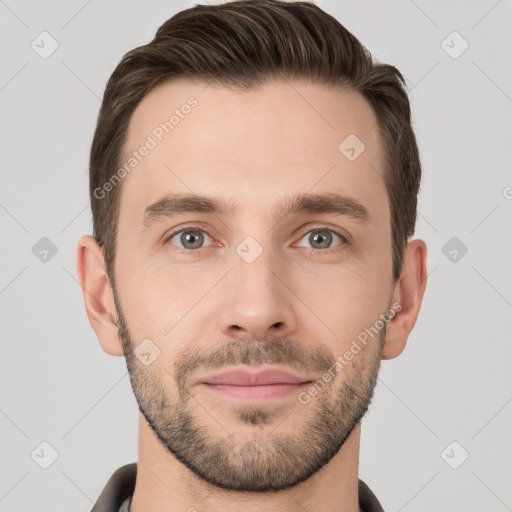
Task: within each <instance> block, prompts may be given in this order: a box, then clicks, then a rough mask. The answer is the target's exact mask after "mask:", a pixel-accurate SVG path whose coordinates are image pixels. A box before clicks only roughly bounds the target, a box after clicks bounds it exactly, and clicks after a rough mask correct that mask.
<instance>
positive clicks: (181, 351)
mask: <svg viewBox="0 0 512 512" xmlns="http://www.w3.org/2000/svg"><path fill="white" fill-rule="evenodd" d="M190 96H194V97H195V98H196V99H197V101H198V105H197V107H195V108H194V109H193V110H192V111H191V113H190V114H189V115H187V116H186V117H185V118H184V119H182V120H180V123H179V124H178V125H177V126H175V128H174V129H173V131H172V133H170V134H169V135H167V136H166V137H164V139H163V140H162V142H160V143H159V144H158V146H157V147H156V148H154V149H153V150H152V151H151V152H150V153H149V154H148V155H147V156H146V157H145V158H144V159H143V160H142V161H141V162H140V163H139V164H138V165H137V167H136V170H133V171H132V172H131V173H129V174H128V175H127V176H126V177H125V178H124V179H123V183H122V186H123V190H122V195H121V203H120V217H119V227H118V239H117V244H118V248H117V253H116V254H117V255H116V261H115V289H114V290H113V289H112V283H111V281H110V279H109V277H108V275H107V273H106V270H105V262H104V259H103V255H102V251H101V249H100V248H99V246H98V244H97V243H96V242H95V240H94V239H93V238H92V237H91V236H89V235H85V236H83V237H82V238H81V239H80V241H79V243H78V250H77V272H78V276H79V279H80V282H81V285H82V288H83V296H84V302H85V307H86V311H87V315H88V318H89V321H90V323H91V325H92V327H93V329H94V331H95V333H96V335H97V337H98V340H99V342H100V344H101V346H102V348H103V350H104V351H105V352H106V353H107V354H110V355H114V356H123V355H124V356H125V357H126V360H127V366H128V370H129V372H130V378H131V382H132V387H133V390H134V393H135V396H136V398H137V401H138V403H139V408H140V410H141V414H140V417H139V418H140V421H139V458H138V473H137V481H136V487H135V492H134V496H133V500H132V504H131V512H141V511H142V510H149V509H150V510H151V511H152V512H160V511H164V510H165V511H167V512H168V511H170V510H171V511H174V510H176V511H178V510H191V511H192V510H197V511H201V510H208V511H235V510H236V511H239V510H244V511H246V512H251V511H260V512H261V511H271V510H272V511H279V512H291V511H298V510H308V511H310V512H314V511H324V512H330V511H333V512H334V511H337V512H339V511H344V512H357V511H359V510H360V508H359V503H358V488H357V487H358V461H359V444H360V426H361V419H362V417H363V416H364V414H365V413H366V411H367V409H368V406H369V404H370V401H371V398H372V394H373V391H374V388H375V384H376V381H377V374H378V370H379V367H380V363H381V360H383V359H392V358H395V357H397V356H398V355H400V354H401V353H402V351H403V350H404V348H405V345H406V342H407V339H408V336H409V334H410V332H411V330H412V329H413V327H414V324H415V322H416V319H417V316H418V313H419V310H420V306H421V301H422V298H423V294H424V291H425V287H426V275H427V271H426V255H427V248H426V244H425V242H424V241H422V240H419V239H417V240H411V241H409V243H408V245H407V248H406V252H405V256H404V265H403V269H402V274H401V276H400V279H399V280H398V281H397V282H396V284H395V283H393V281H392V252H391V227H390V211H389V203H388V199H387V193H386V190H385V186H384V182H383V180H382V172H383V170H382V163H381V159H382V155H383V146H382V141H381V139H380V136H379V133H378V130H377V129H375V126H376V122H377V119H376V116H375V114H374V112H373V111H372V109H371V107H370V106H369V105H368V103H367V102H366V101H365V100H364V98H362V97H361V96H360V95H359V94H358V93H356V92H353V91H351V90H346V89H327V88H325V87H323V86H320V85H317V84H311V83H307V82H303V81H294V82H291V83H288V82H286V81H282V82H274V83H271V84H267V85H265V86H263V87H261V88H259V89H254V90H251V91H248V92H247V91H246V92H242V91H236V90H231V89H229V88H227V87H224V86H220V85H213V84H211V85H209V86H208V87H206V84H205V83H198V82H191V81H188V80H175V81H171V82H165V83H163V84H160V85H158V86H157V87H156V88H155V89H153V90H152V91H151V92H150V93H149V94H148V95H147V96H146V97H145V98H144V99H143V101H142V102H141V103H140V104H139V106H138V108H137V109H136V111H135V112H134V114H133V116H132V118H131V121H130V127H129V128H130V129H129V136H128V140H127V143H126V148H127V150H135V149H137V148H138V147H140V145H141V144H142V143H143V142H144V140H145V139H146V137H147V135H148V134H151V133H152V131H153V130H154V128H155V126H157V125H158V124H159V123H160V122H162V121H163V120H165V119H168V118H169V115H170V113H172V111H173V110H174V109H175V108H179V107H180V105H183V104H184V103H186V101H187V99H188V98H189V97H190ZM350 133H353V134H356V135H357V136H358V137H359V139H361V140H362V141H363V142H364V144H365V146H366V149H365V151H364V152H363V153H362V154H361V155H360V156H359V157H358V158H357V159H356V160H354V161H349V160H348V159H347V158H346V157H345V156H344V155H343V154H342V153H341V152H340V151H339V150H338V146H339V144H340V142H341V141H342V140H343V139H345V137H347V135H348V134H350ZM168 192H173V193H174V192H184V193H195V194H201V195H208V196H215V197H220V198H222V199H232V200H234V201H238V202H239V203H240V206H241V208H240V211H239V212H238V213H237V214H236V215H234V216H221V215H214V214H211V213H202V212H201V213H183V214H181V215H180V216H179V217H173V218H163V219H160V220H159V221H158V222H156V223H155V224H154V225H152V227H150V228H147V229H146V228H144V226H143V224H142V217H143V212H144V209H145V208H146V207H147V206H148V205H150V204H152V203H154V202H156V201H157V200H158V199H160V198H161V197H162V196H164V195H165V194H166V193H168ZM299 192H308V193H329V192H339V193H343V194H346V195H348V196H350V197H352V198H354V199H357V200H358V201H359V202H360V203H362V204H363V205H364V206H365V207H366V208H367V209H368V211H369V214H370V217H369V221H368V222H367V223H360V222H358V221H357V220H355V219H353V218H350V217H347V216H340V215H333V214H326V213H320V214H301V215H292V214H290V215H287V216H285V217H282V218H275V217H273V216H272V214H271V213H272V208H273V206H274V205H275V204H277V203H279V202H280V201H281V200H282V199H283V198H285V197H289V196H292V195H294V194H296V193H299ZM190 225H192V228H193V229H194V230H205V231H206V233H208V234H209V235H210V237H208V236H206V235H204V238H203V243H202V246H201V243H199V245H200V248H197V249H192V250H193V251H195V252H191V253H190V254H183V253H180V249H183V244H184V243H186V239H185V240H184V239H183V237H182V238H180V236H181V234H182V233H181V232H180V233H179V234H178V236H174V237H172V238H169V237H170V235H171V234H172V233H173V232H176V231H179V229H184V228H190V227H191V226H190ZM325 229H328V230H329V231H328V233H331V234H332V233H333V232H334V233H339V234H340V235H341V236H343V237H344V238H343V239H342V238H337V237H336V235H333V238H332V239H329V238H328V241H329V240H330V245H329V243H328V244H327V248H325V246H322V245H321V244H320V245H319V242H316V244H315V240H316V239H313V238H312V236H310V235H318V234H320V235H322V234H323V235H324V236H325V235H326V232H325ZM201 233H203V234H204V231H200V232H199V233H198V232H197V231H194V234H195V235H196V237H197V236H199V237H201ZM247 236H252V237H253V238H254V239H255V240H256V241H257V243H258V244H259V246H260V247H261V248H262V253H261V254H260V255H259V256H258V258H257V259H256V260H255V261H254V262H252V263H248V262H247V261H246V260H244V259H243V258H242V257H241V256H240V254H239V253H237V251H236V249H237V247H238V246H239V244H240V243H241V242H242V241H243V240H244V239H245V238H246V237H247ZM327 237H329V235H328V234H327ZM196 240H197V238H196ZM200 240H201V238H200ZM320 241H321V239H320ZM191 244H192V245H193V240H192V242H190V243H189V245H187V246H186V247H189V248H190V246H191ZM337 248H341V250H339V251H337V252H336V251H335V249H337ZM312 249H315V250H312ZM251 250H252V249H251ZM392 304H399V305H400V307H401V309H400V311H398V312H397V313H396V314H395V315H394V316H393V317H392V318H391V319H389V321H388V322H387V325H385V327H384V328H383V329H381V330H380V331H379V335H378V336H375V337H373V338H370V339H369V341H368V343H367V344H366V345H362V344H360V345H361V347H362V349H361V350H360V352H358V353H357V354H356V355H354V357H353V359H352V360H351V361H349V362H348V363H347V364H346V365H345V366H344V367H343V369H342V370H341V371H338V372H336V374H335V377H334V378H333V379H332V380H331V381H330V382H329V383H328V384H327V385H326V386H325V388H324V389H323V390H322V391H321V392H319V393H318V394H316V395H315V396H312V397H310V398H311V400H310V402H309V403H308V404H303V403H301V402H300V401H299V400H298V396H297V394H296V393H292V394H291V395H289V396H286V397H283V398H279V399H274V400H270V401H268V402H267V403H263V404H242V403H240V402H237V401H236V400H229V399H227V398H226V397H224V396H221V395H218V394H216V393H214V392H211V391H210V390H207V389H205V386H200V385H198V384H197V381H198V380H200V378H201V377H202V376H204V375H205V374H206V373H207V372H209V373H213V372H212V370H214V371H218V370H226V369H228V368H233V367H234V366H233V365H236V366H237V367H239V368H246V369H248V370H251V371H253V372H254V371H256V370H261V369H265V368H270V367H272V368H276V367H277V368H282V369H288V370H292V371H295V372H296V373H299V374H300V375H303V376H307V377H308V378H309V379H311V380H312V381H314V382H316V381H317V380H318V379H319V378H320V377H321V376H322V375H323V374H324V370H325V369H327V368H328V367H329V366H330V365H332V364H333V363H334V362H335V361H336V357H337V356H339V355H343V354H344V353H345V352H346V351H347V350H349V348H350V346H351V343H352V342H353V340H355V339H356V338H357V336H358V334H360V333H361V332H362V331H364V329H365V328H369V327H370V326H373V325H375V324H376V320H377V319H379V315H380V314H384V313H385V312H386V310H387V309H388V308H389V307H390V305H392ZM144 339H150V340H151V343H153V344H154V345H152V346H156V347H158V350H159V351H160V353H159V355H158V357H157V358H156V359H155V360H154V361H153V362H152V363H151V364H149V365H144V364H142V363H141V361H140V360H139V359H138V358H137V357H136V356H135V355H134V349H135V348H136V347H137V346H138V345H139V344H140V343H141V342H142V340H144ZM243 356H245V358H246V359H243ZM242 361H244V362H245V364H242ZM215 365H217V366H215Z"/></svg>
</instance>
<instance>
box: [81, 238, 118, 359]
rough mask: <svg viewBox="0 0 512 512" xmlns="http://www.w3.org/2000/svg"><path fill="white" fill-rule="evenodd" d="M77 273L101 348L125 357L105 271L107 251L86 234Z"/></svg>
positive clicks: (112, 296) (88, 314) (91, 322)
mask: <svg viewBox="0 0 512 512" xmlns="http://www.w3.org/2000/svg"><path fill="white" fill-rule="evenodd" d="M76 270H77V275H78V280H79V281H80V285H81V287H82V294H83V297H84V304H85V309H86V312H87V317H88V318H89V322H90V324H91V326H92V328H93V330H94V332H95V333H96V336H97V338H98V341H99V342H100V345H101V347H102V348H103V350H104V351H105V352H106V353H107V354H110V355H112V356H122V355H124V352H123V348H122V343H121V340H120V339H119V334H118V329H117V323H116V318H117V313H116V308H115V303H114V295H113V293H112V288H111V285H110V280H109V278H108V275H107V272H106V270H105V260H104V258H103V252H102V250H101V247H100V246H99V245H98V243H97V242H96V240H95V239H94V238H93V237H92V236H90V235H84V236H82V237H81V238H80V240H79V241H78V246H77V255H76Z"/></svg>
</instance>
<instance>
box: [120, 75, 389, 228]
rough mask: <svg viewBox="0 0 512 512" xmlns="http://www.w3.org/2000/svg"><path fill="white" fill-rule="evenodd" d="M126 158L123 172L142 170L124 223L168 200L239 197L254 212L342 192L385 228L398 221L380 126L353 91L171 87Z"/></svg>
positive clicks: (141, 114) (133, 179)
mask: <svg viewBox="0 0 512 512" xmlns="http://www.w3.org/2000/svg"><path fill="white" fill-rule="evenodd" d="M144 148H147V149H144ZM124 149H125V151H124V153H123V155H122V159H121V160H122V163H125V164H126V163H128V162H129V160H130V162H131V164H132V165H126V166H125V168H126V169H127V170H128V171H129V172H128V173H127V174H126V177H125V178H124V182H123V193H122V195H121V218H122V217H123V216H129V217H130V222H138V223H139V224H140V223H141V222H142V214H143V211H144V208H145V207H147V206H148V205H149V204H151V203H154V202H155V201H157V200H158V199H160V198H161V197H162V196H163V195H165V193H168V192H171V193H172V192H188V193H197V194H208V195H211V196H217V197H222V196H226V194H227V193H229V195H230V196H236V197H238V198H239V201H238V202H239V203H243V204H244V205H245V206H247V207H248V208H249V210H251V209H252V208H254V212H255V211H256V210H257V209H258V208H261V207H262V205H264V204H265V205H270V203H272V202H273V200H274V199H275V200H276V203H277V202H280V201H281V200H282V199H283V198H286V197H290V196H293V195H295V194H296V193H301V192H309V191H311V192H339V193H343V194H345V195H349V196H352V197H354V198H357V199H358V200H359V201H360V202H362V203H363V204H365V205H366V206H367V208H368V210H370V211H371V212H372V214H371V216H372V217H375V218H376V219H377V220H378V219H379V218H386V217H387V215H388V213H387V194H386V191H385V188H384V182H383V179H382V173H383V166H382V160H383V159H382V156H383V147H382V143H381V139H380V136H379V132H378V129H377V118H376V116H375V114H374V112H373V110H372V109H371V107H370V106H369V104H368V103H367V102H366V100H365V99H364V98H363V97H362V96H361V95H360V94H358V93H357V92H355V91H353V90H350V89H346V88H327V87H325V86H322V85H318V84H312V83H309V82H303V81H293V82H287V81H282V82H274V83H270V84H267V85H264V86H262V87H259V88H256V89H251V90H247V91H241V90H233V89H230V88H228V87H225V86H221V85H218V84H210V85H207V84H206V83H204V82H193V81H190V80H184V79H179V80H172V81H166V82H164V83H162V84H160V85H158V86H157V87H155V88H154V89H153V90H151V91H150V93H149V94H148V95H147V96H146V97H145V98H144V99H143V100H142V101H141V103H140V104H139V105H138V107H137V108H136V110H135V112H134V113H133V115H132V117H131V119H130V124H129V130H128V137H127V141H126V144H125V148H124ZM134 152H135V153H136V155H135V153H134ZM142 153H144V154H142ZM354 157H355V158H354ZM134 159H135V160H134ZM266 209H267V207H266V206H265V210H266ZM246 211H248V210H247V209H246ZM254 212H253V213H254Z"/></svg>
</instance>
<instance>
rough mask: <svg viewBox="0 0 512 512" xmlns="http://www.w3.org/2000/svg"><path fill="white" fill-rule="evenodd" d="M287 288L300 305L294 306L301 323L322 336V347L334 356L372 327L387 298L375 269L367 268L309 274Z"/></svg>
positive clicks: (385, 287)
mask: <svg viewBox="0 0 512 512" xmlns="http://www.w3.org/2000/svg"><path fill="white" fill-rule="evenodd" d="M362 268H364V271H363V270H361V269H362ZM291 288H292V289H293V290H294V293H295V294H296V295H297V297H298V299H300V301H302V302H300V301H298V302H296V304H298V308H299V311H297V313H301V312H302V314H303V315H305V316H304V317H303V318H302V321H305V318H308V321H307V325H308V326H311V327H315V326H316V327H317V328H318V331H317V332H323V333H325V336H326V341H325V342H326V344H328V345H330V346H332V347H333V351H336V352H337V353H339V351H340V350H342V349H344V348H345V347H346V346H347V345H350V343H351V341H352V340H353V339H355V338H356V337H357V336H358V335H359V334H360V333H361V332H363V331H364V330H365V328H370V327H371V326H373V325H374V324H375V322H376V320H378V319H379V315H380V314H381V313H384V312H385V310H386V307H387V301H388V298H389V294H390V289H389V288H388V286H387V285H386V283H385V282H383V280H382V278H381V277H379V272H378V269H376V268H372V269H370V268H369V267H359V269H357V270H356V269H354V268H351V269H348V268H342V267H340V270H338V271H336V272H335V271H333V270H332V269H330V270H329V269H326V270H324V271H321V270H320V269H318V271H311V270H310V271H309V272H308V273H303V274H302V277H301V278H300V279H297V280H295V281H294V284H293V286H292V287H291ZM302 303H303V304H305V306H303V305H302ZM306 306H307V307H306ZM309 319H310V320H309ZM299 320H301V319H299ZM379 325H380V324H379Z"/></svg>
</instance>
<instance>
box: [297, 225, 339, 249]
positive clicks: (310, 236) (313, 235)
mask: <svg viewBox="0 0 512 512" xmlns="http://www.w3.org/2000/svg"><path fill="white" fill-rule="evenodd" d="M304 239H306V240H307V242H308V243H310V244H311V249H318V250H323V249H331V244H332V243H333V241H336V239H338V240H339V241H340V242H345V238H344V237H342V236H341V235H340V234H338V233H336V231H333V230H332V229H327V228H318V229H314V230H312V231H308V232H307V233H306V234H305V235H304V236H303V237H302V238H301V241H302V240H304ZM299 243H300V242H299ZM339 245H340V244H338V247H337V248H334V250H339V249H341V248H340V247H339ZM341 245H342V246H343V245H344V244H341Z"/></svg>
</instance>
